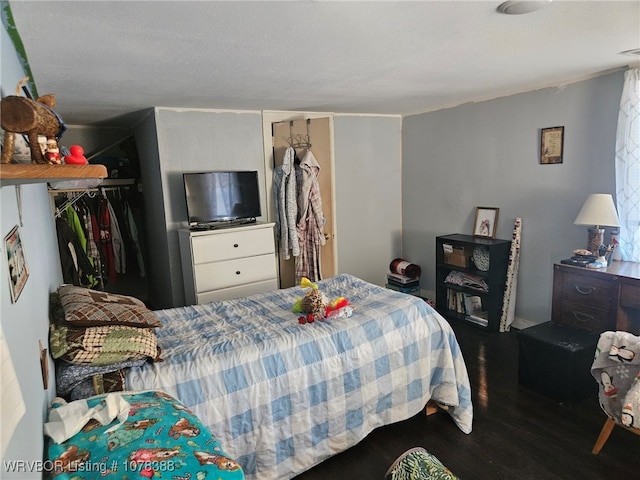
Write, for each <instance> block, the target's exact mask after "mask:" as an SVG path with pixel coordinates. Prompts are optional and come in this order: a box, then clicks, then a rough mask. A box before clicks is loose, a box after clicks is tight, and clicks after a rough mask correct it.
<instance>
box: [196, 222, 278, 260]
mask: <svg viewBox="0 0 640 480" xmlns="http://www.w3.org/2000/svg"><path fill="white" fill-rule="evenodd" d="M191 245H192V255H193V263H194V264H201V263H208V262H217V261H221V260H230V259H233V258H241V257H253V256H256V255H264V254H267V253H274V242H273V229H271V228H257V229H250V230H241V231H234V230H231V231H228V232H225V233H219V234H212V235H202V236H193V237H192V238H191Z"/></svg>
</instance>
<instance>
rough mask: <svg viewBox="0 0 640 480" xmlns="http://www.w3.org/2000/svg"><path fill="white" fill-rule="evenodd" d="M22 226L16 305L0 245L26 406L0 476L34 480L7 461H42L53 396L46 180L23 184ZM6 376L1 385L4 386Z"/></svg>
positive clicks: (1, 291)
mask: <svg viewBox="0 0 640 480" xmlns="http://www.w3.org/2000/svg"><path fill="white" fill-rule="evenodd" d="M0 31H1V34H2V37H1V38H0V45H1V48H2V57H1V58H2V68H1V69H0V70H1V72H2V73H1V75H2V77H1V80H0V81H1V85H2V90H3V91H5V92H8V93H9V94H11V95H13V94H14V92H15V87H16V85H17V84H18V82H19V81H20V79H21V78H22V77H23V76H24V72H23V70H22V67H21V66H20V64H19V62H18V59H17V57H16V55H15V51H14V50H13V46H12V43H11V40H10V39H9V36H8V35H7V33H6V31H5V29H4V28H0ZM20 191H21V197H22V202H21V203H22V209H21V210H22V226H21V227H20V234H21V238H22V243H23V246H24V253H25V258H26V263H27V268H28V270H29V278H28V279H27V283H26V284H25V286H24V289H23V290H22V293H21V294H20V297H18V300H17V302H16V303H11V294H10V291H9V281H8V278H9V277H8V275H9V274H8V265H7V254H6V250H5V247H4V243H3V244H2V247H1V248H0V250H1V251H2V258H1V259H0V285H1V286H0V309H1V316H0V322H1V323H2V331H3V333H4V335H5V338H6V341H7V344H8V346H9V353H10V355H11V358H12V360H13V364H14V366H15V369H16V372H17V376H18V382H19V384H20V389H21V390H22V396H23V398H24V402H25V405H26V409H27V411H26V414H25V416H24V417H23V418H22V420H21V421H20V423H18V427H17V431H16V433H15V434H14V435H13V437H12V438H11V440H10V442H9V444H8V447H7V451H6V454H5V455H4V457H3V458H2V467H0V477H2V478H7V479H9V478H23V479H33V478H38V477H40V474H39V473H36V472H35V471H34V470H32V471H22V472H18V473H9V472H7V470H6V468H5V467H6V464H5V461H9V460H21V461H24V462H27V461H35V460H38V461H39V460H42V452H43V443H44V439H43V436H42V431H43V430H42V425H43V418H44V415H45V412H46V409H47V407H48V405H49V403H50V401H51V399H52V398H53V397H54V396H55V381H54V375H53V363H52V362H51V360H49V388H48V390H44V387H43V384H42V375H41V373H40V361H39V345H38V341H40V342H42V345H43V346H44V347H45V348H47V345H48V343H49V292H52V291H54V290H55V289H56V288H57V287H58V286H59V285H60V284H61V283H62V271H61V269H60V261H59V257H58V243H57V240H56V234H55V226H54V222H53V219H52V215H51V209H50V207H49V194H48V193H47V186H46V184H33V185H23V186H21V187H20ZM15 225H20V209H19V204H18V201H17V197H16V188H15V187H14V186H12V185H9V186H3V187H1V188H0V228H1V230H0V231H1V233H0V235H1V236H2V239H4V237H5V236H6V235H7V234H8V233H9V232H10V231H11V229H12V228H13V227H14V226H15ZM4 387H5V384H4V379H2V385H0V388H4Z"/></svg>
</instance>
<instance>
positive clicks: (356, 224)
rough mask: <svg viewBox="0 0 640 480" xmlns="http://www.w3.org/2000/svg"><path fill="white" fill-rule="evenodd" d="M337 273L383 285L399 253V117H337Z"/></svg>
mask: <svg viewBox="0 0 640 480" xmlns="http://www.w3.org/2000/svg"><path fill="white" fill-rule="evenodd" d="M334 124H335V133H334V140H335V147H334V150H335V158H336V160H335V189H336V205H337V212H336V217H337V234H338V266H339V268H338V271H339V272H340V273H350V274H352V275H355V276H357V277H360V278H362V279H364V280H367V281H369V282H371V283H376V284H378V285H384V283H385V282H386V274H387V271H388V268H389V263H390V262H391V260H393V259H394V258H396V257H399V256H400V255H401V252H402V189H401V182H402V177H401V172H402V150H401V139H402V119H401V117H399V116H398V117H374V116H358V115H336V116H335V119H334Z"/></svg>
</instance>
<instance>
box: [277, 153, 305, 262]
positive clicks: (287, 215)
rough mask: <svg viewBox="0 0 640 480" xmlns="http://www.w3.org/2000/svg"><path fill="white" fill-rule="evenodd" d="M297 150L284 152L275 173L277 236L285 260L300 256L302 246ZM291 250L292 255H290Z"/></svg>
mask: <svg viewBox="0 0 640 480" xmlns="http://www.w3.org/2000/svg"><path fill="white" fill-rule="evenodd" d="M295 154H296V152H295V150H294V149H293V148H291V147H289V148H287V150H286V151H285V152H284V158H283V160H282V165H278V166H277V167H276V168H275V169H274V171H273V193H274V197H275V205H276V212H277V213H276V236H277V237H278V239H279V241H280V254H281V255H282V258H283V259H284V260H289V259H290V258H291V255H293V256H294V257H297V256H298V255H300V244H299V242H298V233H297V230H296V224H297V216H298V200H297V198H296V173H295V167H294V158H295ZM289 250H291V254H289Z"/></svg>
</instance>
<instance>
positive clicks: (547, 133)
mask: <svg viewBox="0 0 640 480" xmlns="http://www.w3.org/2000/svg"><path fill="white" fill-rule="evenodd" d="M563 148H564V127H552V128H543V129H542V134H541V135H540V163H542V164H552V163H562V150H563Z"/></svg>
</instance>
